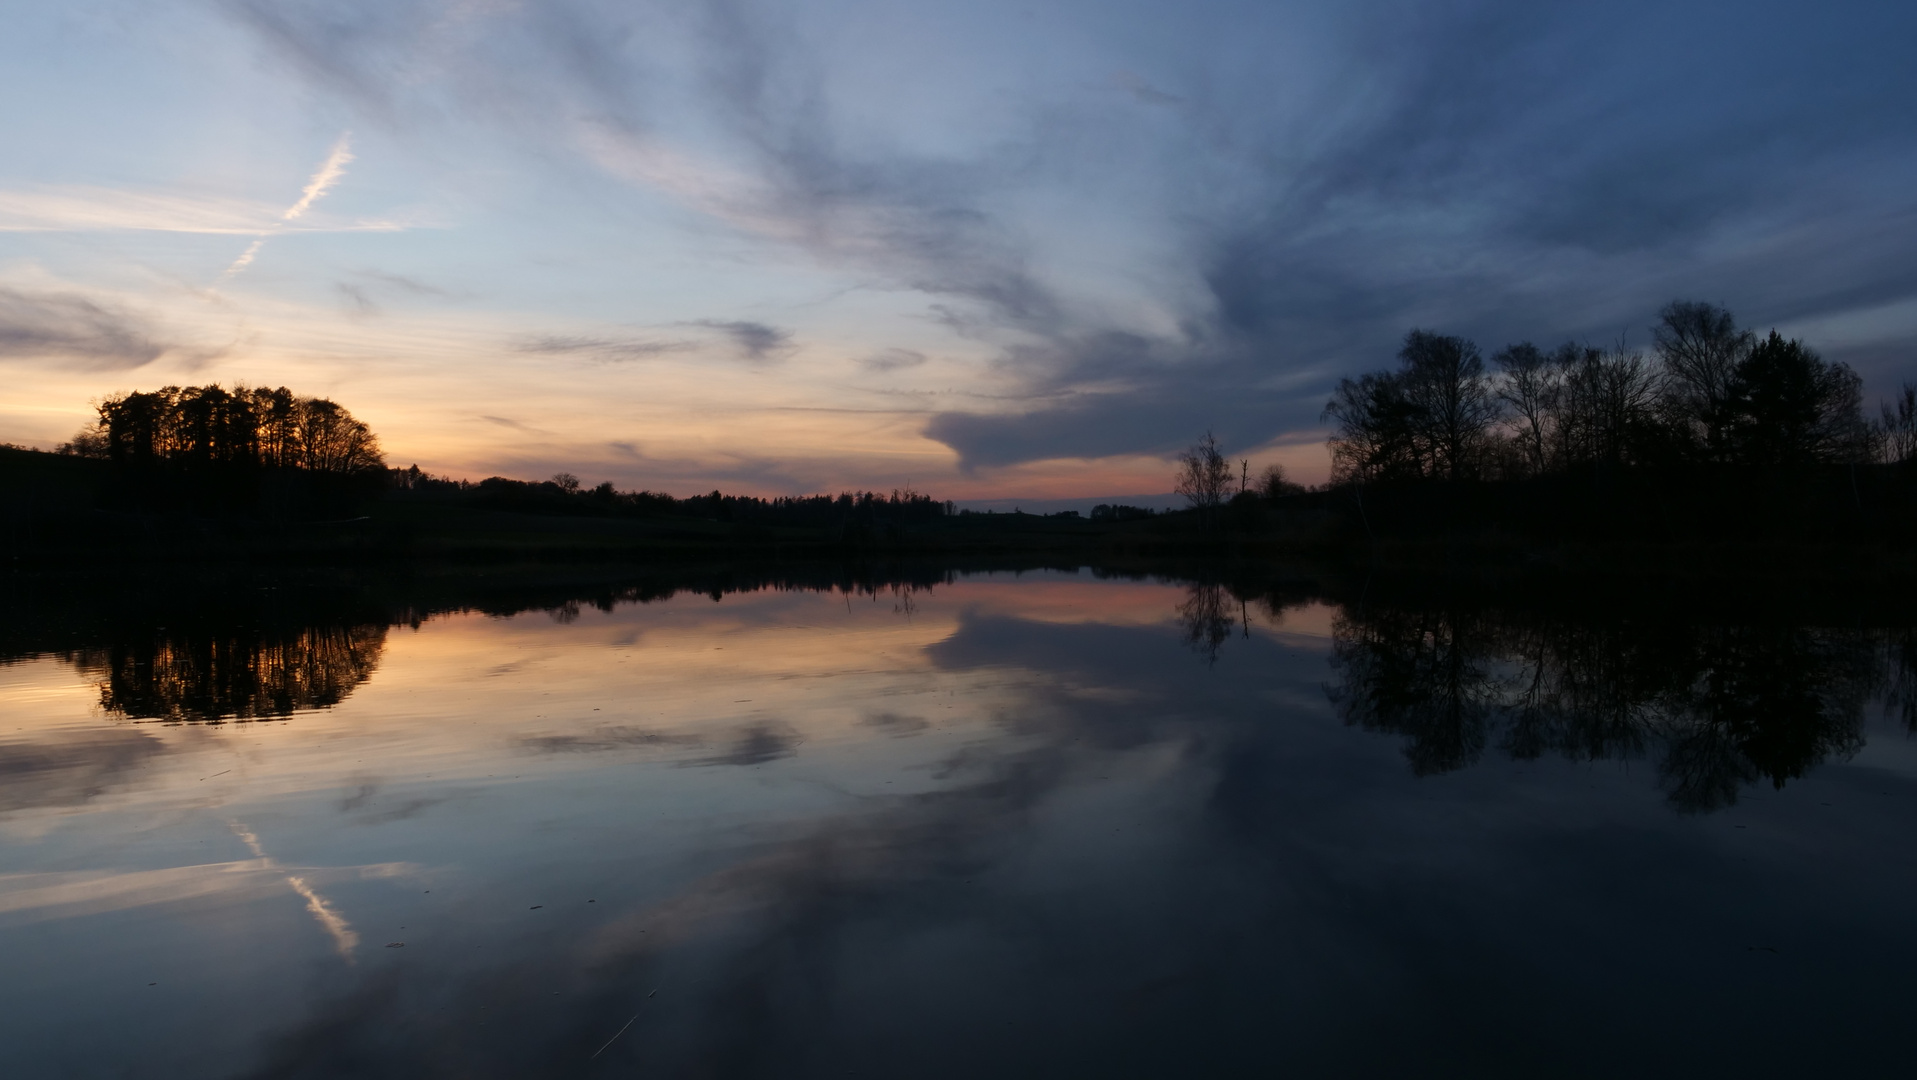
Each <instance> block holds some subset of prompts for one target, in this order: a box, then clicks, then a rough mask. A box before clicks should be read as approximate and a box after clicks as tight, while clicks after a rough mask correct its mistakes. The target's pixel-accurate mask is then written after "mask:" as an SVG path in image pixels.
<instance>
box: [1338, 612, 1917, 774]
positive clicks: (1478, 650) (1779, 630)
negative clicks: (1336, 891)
mask: <svg viewBox="0 0 1917 1080" xmlns="http://www.w3.org/2000/svg"><path fill="white" fill-rule="evenodd" d="M1910 665H1911V650H1910V641H1909V635H1908V633H1898V632H1894V631H1882V630H1856V629H1834V628H1818V627H1805V626H1794V625H1789V624H1743V625H1738V624H1731V625H1721V624H1697V623H1686V622H1682V621H1679V620H1676V619H1671V618H1652V619H1641V620H1636V621H1603V620H1591V621H1570V620H1565V619H1561V618H1552V617H1549V616H1545V615H1537V614H1529V613H1493V612H1486V611H1481V610H1468V609H1465V610H1460V609H1398V610H1394V609H1389V608H1384V609H1380V608H1377V607H1375V606H1374V607H1372V608H1369V609H1364V610H1362V611H1357V610H1348V611H1346V612H1345V613H1344V614H1342V615H1341V616H1340V618H1339V620H1338V622H1337V626H1336V645H1335V647H1334V652H1333V660H1332V666H1333V669H1334V671H1335V673H1336V674H1335V677H1334V679H1333V680H1332V682H1331V683H1330V685H1329V687H1328V692H1329V695H1330V697H1331V700H1332V701H1333V703H1334V704H1335V705H1336V707H1337V709H1338V713H1339V715H1340V716H1341V717H1342V718H1343V719H1344V720H1345V722H1346V723H1349V724H1354V725H1357V726H1360V727H1363V728H1365V729H1366V730H1371V731H1383V732H1390V733H1393V734H1398V735H1403V736H1405V737H1406V739H1407V744H1406V747H1405V756H1406V757H1408V758H1409V759H1410V761H1411V765H1412V768H1413V770H1414V771H1415V772H1416V773H1418V774H1419V775H1429V774H1434V773H1442V772H1449V771H1452V770H1455V769H1462V768H1465V767H1467V766H1469V765H1471V764H1473V763H1475V762H1477V761H1478V760H1479V759H1480V758H1481V757H1482V755H1483V754H1484V753H1485V751H1486V750H1487V749H1489V748H1492V747H1495V748H1497V749H1498V750H1500V751H1502V752H1503V753H1506V754H1508V755H1510V756H1511V757H1513V758H1517V759H1524V760H1528V759H1535V758H1538V757H1541V756H1543V755H1546V754H1559V755H1562V756H1564V757H1567V758H1571V759H1573V760H1583V761H1595V760H1601V759H1607V758H1608V759H1633V758H1640V757H1647V756H1648V757H1652V758H1654V759H1655V760H1656V762H1657V771H1658V776H1659V779H1660V780H1661V782H1662V783H1663V785H1664V787H1665V789H1666V790H1667V791H1668V793H1669V798H1670V801H1671V804H1672V805H1673V806H1675V807H1677V808H1678V809H1680V810H1685V811H1707V810H1717V809H1722V808H1725V807H1728V806H1732V805H1734V804H1735V803H1736V802H1737V799H1738V793H1739V791H1740V790H1741V789H1743V788H1744V787H1745V786H1747V785H1749V784H1753V783H1756V782H1759V781H1762V780H1768V781H1769V782H1770V783H1771V784H1772V786H1774V787H1778V788H1781V787H1783V786H1784V784H1785V782H1786V781H1788V780H1793V779H1797V778H1800V777H1802V776H1804V775H1806V774H1807V773H1808V772H1809V771H1810V770H1811V769H1813V768H1815V767H1816V766H1818V765H1820V764H1822V763H1824V762H1826V761H1829V760H1833V759H1837V760H1843V759H1847V758H1849V757H1850V756H1851V755H1853V754H1855V753H1856V752H1857V751H1858V750H1859V749H1860V748H1862V746H1863V745H1864V721H1865V711H1866V704H1867V703H1868V702H1870V701H1871V700H1872V699H1873V698H1874V697H1877V696H1879V695H1886V696H1887V699H1889V700H1892V701H1893V702H1894V703H1895V707H1896V708H1898V709H1899V710H1900V711H1901V712H1902V714H1903V715H1904V717H1905V718H1906V722H1907V723H1908V722H1909V721H1910V719H1911V718H1912V713H1911V707H1910V704H1909V700H1908V694H1907V692H1905V691H1903V690H1901V689H1899V688H1901V687H1905V686H1908V685H1909V684H1910V678H1911V676H1910V672H1911V666H1910Z"/></svg>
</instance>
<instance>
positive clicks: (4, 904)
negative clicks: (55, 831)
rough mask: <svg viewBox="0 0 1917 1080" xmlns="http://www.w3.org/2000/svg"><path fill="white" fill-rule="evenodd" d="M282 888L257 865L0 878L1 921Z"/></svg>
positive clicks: (282, 882) (310, 877) (268, 893)
mask: <svg viewBox="0 0 1917 1080" xmlns="http://www.w3.org/2000/svg"><path fill="white" fill-rule="evenodd" d="M267 861H268V862H270V861H271V860H267ZM416 870H417V867H416V866H414V865H413V864H410V863H369V864H366V865H361V866H345V867H327V868H317V869H309V868H302V869H301V871H300V874H301V877H302V880H303V881H316V880H320V879H322V878H341V877H344V878H357V879H362V880H363V879H372V878H392V877H399V876H401V875H403V874H408V873H412V872H414V871H416ZM285 888H286V874H285V872H284V871H283V870H281V869H280V868H278V867H275V866H267V865H262V862H261V860H259V859H245V860H241V861H237V862H224V863H201V864H197V865H194V866H169V867H165V868H163V869H159V870H128V871H119V872H115V871H65V872H42V873H23V874H0V916H5V917H6V920H7V921H8V922H16V923H17V922H22V921H25V922H35V921H46V920H53V919H72V918H78V917H81V916H86V915H99V914H102V913H104V912H109V911H125V910H128V909H131V908H139V907H149V906H152V905H156V904H173V903H179V902H181V901H186V900H199V899H203V898H206V897H215V896H217V897H220V898H223V899H226V900H234V899H265V898H269V897H272V896H284V895H285V893H284V889H285ZM329 936H330V935H329Z"/></svg>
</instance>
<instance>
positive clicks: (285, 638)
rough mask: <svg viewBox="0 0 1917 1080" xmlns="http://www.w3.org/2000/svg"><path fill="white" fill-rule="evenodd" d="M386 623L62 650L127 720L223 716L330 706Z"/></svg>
mask: <svg viewBox="0 0 1917 1080" xmlns="http://www.w3.org/2000/svg"><path fill="white" fill-rule="evenodd" d="M385 647H386V627H385V626H384V625H358V626H313V627H303V628H300V629H297V630H294V631H291V632H288V633H281V634H270V633H269V634H261V633H257V632H253V631H245V630H243V631H238V632H233V631H228V632H226V633H220V632H218V631H207V632H203V633H200V634H196V635H193V636H190V637H187V636H181V637H162V638H157V639H148V640H144V641H135V642H117V643H114V644H110V645H106V646H103V647H95V648H86V649H77V650H74V651H72V652H69V653H67V654H65V655H66V659H67V660H68V661H69V662H71V663H72V664H73V665H74V666H75V667H77V668H78V669H79V670H80V671H81V672H83V673H85V674H86V675H87V676H88V677H90V678H94V679H98V680H99V685H100V707H101V708H102V709H105V710H106V711H107V712H108V713H110V714H113V715H115V716H121V717H125V718H127V719H130V720H160V721H170V722H173V723H217V722H220V721H224V720H262V719H269V718H278V717H286V716H291V715H293V714H294V713H295V712H302V711H305V710H309V709H325V708H330V707H331V706H334V705H337V704H339V703H340V702H341V701H343V700H345V698H346V695H348V694H350V693H352V692H353V690H354V688H355V687H357V686H359V685H360V684H361V683H363V682H365V681H366V680H367V679H368V678H370V677H371V676H372V674H373V671H374V669H375V668H377V667H378V666H379V659H380V654H381V652H382V651H383V650H384V649H385Z"/></svg>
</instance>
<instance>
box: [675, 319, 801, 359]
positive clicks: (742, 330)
mask: <svg viewBox="0 0 1917 1080" xmlns="http://www.w3.org/2000/svg"><path fill="white" fill-rule="evenodd" d="M692 325H694V326H703V327H705V328H707V329H708V330H717V331H719V332H720V333H722V334H724V335H725V336H726V337H728V338H730V339H731V340H732V344H733V345H734V346H735V347H736V348H737V349H738V350H739V354H740V355H741V356H742V357H744V358H745V359H747V360H752V361H755V362H757V361H762V360H781V359H784V358H785V357H786V356H787V355H789V354H790V353H791V352H792V350H793V348H794V346H793V344H792V332H791V331H790V330H781V329H779V328H778V327H776V326H767V325H766V324H765V323H760V322H747V321H744V320H733V321H721V320H716V319H702V320H700V321H698V322H695V323H693V324H692Z"/></svg>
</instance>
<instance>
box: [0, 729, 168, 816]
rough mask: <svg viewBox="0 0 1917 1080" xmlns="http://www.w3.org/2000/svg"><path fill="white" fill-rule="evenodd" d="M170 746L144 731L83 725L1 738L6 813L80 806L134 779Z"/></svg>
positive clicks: (1, 800) (0, 788)
mask: <svg viewBox="0 0 1917 1080" xmlns="http://www.w3.org/2000/svg"><path fill="white" fill-rule="evenodd" d="M165 752H166V746H165V744H163V743H162V742H161V741H160V740H158V739H156V738H154V737H153V736H151V735H148V734H147V733H145V732H140V731H124V730H117V731H114V730H109V731H79V732H74V733H72V734H70V735H67V736H65V737H63V738H61V739H60V740H59V741H57V742H56V741H47V742H9V743H0V813H3V812H6V811H10V810H25V809H30V808H33V807H40V806H74V805H78V804H80V803H84V802H86V801H87V800H89V799H92V798H94V797H96V796H99V795H103V794H105V793H106V792H108V791H111V790H113V789H115V788H119V787H124V786H126V785H127V784H129V783H131V782H132V779H133V777H134V775H135V774H136V773H138V772H139V771H140V770H141V769H142V768H143V767H145V766H146V765H148V764H150V763H151V762H153V761H154V760H155V759H156V758H158V757H159V756H160V755H161V754H164V753H165Z"/></svg>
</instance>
